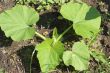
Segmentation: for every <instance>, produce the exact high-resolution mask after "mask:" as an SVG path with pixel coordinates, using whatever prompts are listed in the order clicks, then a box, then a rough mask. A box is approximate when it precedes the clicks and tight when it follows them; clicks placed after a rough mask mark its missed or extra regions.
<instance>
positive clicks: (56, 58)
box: [36, 39, 64, 72]
mask: <svg viewBox="0 0 110 73" xmlns="http://www.w3.org/2000/svg"><path fill="white" fill-rule="evenodd" d="M36 50H37V51H38V55H37V57H38V60H39V63H40V67H41V70H42V72H49V71H51V70H53V69H55V67H56V66H57V65H59V62H60V60H61V57H62V55H63V51H64V45H63V44H62V43H61V42H57V43H56V44H54V45H53V40H52V39H46V40H45V41H43V42H42V43H41V44H39V45H37V46H36Z"/></svg>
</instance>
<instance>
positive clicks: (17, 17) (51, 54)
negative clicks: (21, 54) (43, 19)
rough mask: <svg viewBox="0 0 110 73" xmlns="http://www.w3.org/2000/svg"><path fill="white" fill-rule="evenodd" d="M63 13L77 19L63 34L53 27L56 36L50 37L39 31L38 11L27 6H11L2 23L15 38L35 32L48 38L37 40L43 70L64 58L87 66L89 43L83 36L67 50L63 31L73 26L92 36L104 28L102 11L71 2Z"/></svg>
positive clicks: (81, 67)
mask: <svg viewBox="0 0 110 73" xmlns="http://www.w3.org/2000/svg"><path fill="white" fill-rule="evenodd" d="M60 13H61V14H62V16H63V17H64V18H65V19H68V20H70V21H72V22H73V24H72V25H70V26H69V27H68V28H67V29H66V30H64V32H63V33H62V34H58V33H57V28H55V29H54V30H53V36H52V38H46V37H44V36H43V35H41V34H39V33H38V32H36V31H35V29H34V27H33V26H34V25H35V23H36V22H37V21H38V20H39V15H38V13H37V12H36V11H35V10H34V9H32V8H30V7H27V6H23V5H16V6H15V7H13V8H12V9H10V10H6V11H5V12H3V13H1V14H0V27H1V29H2V30H3V31H4V32H5V35H6V36H7V37H11V38H12V39H13V40H14V41H22V40H28V39H32V38H33V36H34V35H37V36H39V37H40V38H42V39H43V40H44V41H43V42H41V43H40V44H37V45H36V47H35V50H36V51H38V54H37V58H38V60H39V63H40V67H41V70H42V72H44V73H49V72H51V71H52V70H54V69H55V68H56V66H57V65H59V63H60V62H61V61H62V58H63V61H64V63H65V65H67V66H69V65H72V66H73V67H74V68H75V69H76V70H80V71H82V70H86V69H87V68H88V63H89V59H90V50H89V44H88V45H86V44H85V42H84V41H83V40H81V41H79V42H76V43H74V44H73V47H72V51H65V52H64V49H65V47H64V44H63V43H62V42H61V40H60V39H62V37H63V35H65V33H67V32H68V31H69V30H70V29H71V28H72V27H73V29H74V30H75V32H76V33H77V35H80V36H82V37H83V38H87V39H92V38H94V36H96V35H97V34H98V32H99V31H100V30H99V28H100V23H101V16H100V14H99V12H98V11H97V10H96V9H95V8H94V7H91V6H88V5H87V4H85V3H67V4H64V5H62V6H61V10H60Z"/></svg>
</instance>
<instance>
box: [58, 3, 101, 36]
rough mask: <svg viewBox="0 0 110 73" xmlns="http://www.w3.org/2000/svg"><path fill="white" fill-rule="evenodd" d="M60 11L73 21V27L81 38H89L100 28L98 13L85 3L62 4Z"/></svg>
mask: <svg viewBox="0 0 110 73" xmlns="http://www.w3.org/2000/svg"><path fill="white" fill-rule="evenodd" d="M60 13H61V14H62V15H63V17H64V18H66V19H68V20H71V21H73V23H74V24H73V28H74V29H75V32H76V33H77V34H78V35H81V36H82V37H83V38H91V37H92V36H94V35H96V34H97V33H98V32H99V31H100V30H99V28H100V24H101V16H100V13H99V12H98V11H97V10H96V9H95V8H94V7H91V6H88V5H87V4H85V3H67V4H64V5H62V7H61V10H60Z"/></svg>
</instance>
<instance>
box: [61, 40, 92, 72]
mask: <svg viewBox="0 0 110 73" xmlns="http://www.w3.org/2000/svg"><path fill="white" fill-rule="evenodd" d="M89 59H90V54H89V50H88V47H87V46H86V45H85V44H84V42H83V41H82V42H76V43H75V44H74V45H73V48H72V51H66V52H64V54H63V61H64V63H65V64H66V65H67V66H69V65H72V66H73V67H74V68H75V70H80V71H82V70H86V69H87V68H88V65H89Z"/></svg>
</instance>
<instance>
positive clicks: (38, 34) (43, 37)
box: [35, 32, 46, 40]
mask: <svg viewBox="0 0 110 73" xmlns="http://www.w3.org/2000/svg"><path fill="white" fill-rule="evenodd" d="M35 34H36V35H37V36H39V37H40V38H42V39H43V40H45V39H46V37H45V36H43V35H42V34H40V33H38V32H35Z"/></svg>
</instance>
